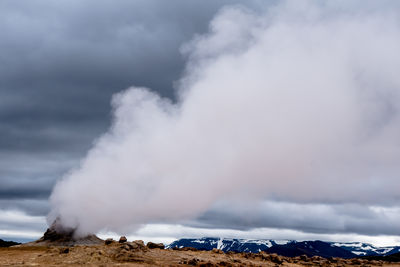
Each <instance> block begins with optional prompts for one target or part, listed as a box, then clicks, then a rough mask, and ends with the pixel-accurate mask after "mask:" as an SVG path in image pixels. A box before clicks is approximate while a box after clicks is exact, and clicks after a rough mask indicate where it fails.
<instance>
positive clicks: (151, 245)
mask: <svg viewBox="0 0 400 267" xmlns="http://www.w3.org/2000/svg"><path fill="white" fill-rule="evenodd" d="M147 247H148V248H150V249H154V248H159V249H164V248H165V246H164V244H163V243H153V242H148V243H147Z"/></svg>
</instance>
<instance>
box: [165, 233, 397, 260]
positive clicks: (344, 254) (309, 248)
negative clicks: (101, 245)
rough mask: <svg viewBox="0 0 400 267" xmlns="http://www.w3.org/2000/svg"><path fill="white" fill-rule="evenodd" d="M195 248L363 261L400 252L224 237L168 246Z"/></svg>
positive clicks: (181, 241) (366, 246)
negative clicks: (364, 258) (358, 259)
mask: <svg viewBox="0 0 400 267" xmlns="http://www.w3.org/2000/svg"><path fill="white" fill-rule="evenodd" d="M173 247H178V248H182V247H193V248H196V249H199V250H212V249H220V250H222V251H224V252H228V251H234V252H252V253H257V252H260V251H266V252H268V253H276V254H278V255H282V256H288V257H295V256H299V255H307V256H310V257H312V256H321V257H341V258H359V257H365V256H389V255H392V254H396V253H399V252H400V246H387V247H377V246H374V245H371V244H368V243H362V242H326V241H320V240H315V241H296V240H273V239H238V238H220V237H202V238H182V239H178V240H176V241H174V242H172V243H171V244H169V245H168V246H167V248H173Z"/></svg>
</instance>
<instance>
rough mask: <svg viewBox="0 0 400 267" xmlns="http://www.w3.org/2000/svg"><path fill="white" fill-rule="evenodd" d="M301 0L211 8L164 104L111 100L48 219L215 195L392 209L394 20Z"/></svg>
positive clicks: (186, 206)
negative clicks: (104, 128)
mask: <svg viewBox="0 0 400 267" xmlns="http://www.w3.org/2000/svg"><path fill="white" fill-rule="evenodd" d="M300 3H301V5H300ZM305 3H308V2H299V1H296V2H290V3H289V4H288V3H286V4H284V5H281V6H277V7H274V8H273V9H269V11H268V12H267V13H262V14H261V13H260V14H258V13H257V14H256V13H254V12H252V11H249V10H246V9H244V8H242V7H230V8H225V9H223V10H222V11H221V12H220V13H219V14H217V16H216V17H215V19H214V20H213V21H212V22H211V25H210V31H209V33H208V34H207V35H203V36H197V37H196V38H194V40H193V41H192V42H191V43H189V44H186V45H185V46H184V47H183V52H184V53H186V55H187V56H188V65H187V69H186V72H185V75H184V77H183V78H182V80H181V81H180V83H179V100H178V101H177V103H172V102H171V101H170V100H168V99H163V98H161V97H160V96H158V95H157V94H156V93H154V92H152V91H151V90H149V89H146V88H137V87H132V88H129V89H127V90H126V91H124V92H121V93H119V94H117V95H115V96H114V97H113V100H112V106H113V114H114V119H113V124H112V126H111V128H110V130H109V131H108V132H107V133H106V134H104V135H103V136H102V137H101V138H100V139H99V140H97V142H96V143H95V145H94V147H93V148H92V149H91V150H90V151H89V153H88V155H87V157H86V158H85V159H84V160H83V161H82V163H81V166H80V167H79V168H78V169H75V170H73V171H71V172H70V173H69V174H68V175H66V176H65V177H64V178H63V179H62V180H61V181H60V182H59V183H58V184H57V185H56V187H55V188H54V191H53V194H52V196H51V205H52V212H51V214H50V216H49V220H54V218H55V217H56V216H58V217H59V218H60V219H61V222H62V223H63V224H64V225H65V226H68V227H77V228H78V231H79V233H81V234H85V233H89V232H91V233H92V232H96V231H99V230H102V229H107V230H113V231H119V232H121V231H125V230H127V229H131V230H132V229H136V228H137V227H139V226H140V225H142V224H145V223H150V222H164V223H165V222H176V221H179V220H184V219H191V218H195V217H196V216H199V215H201V214H202V213H203V212H205V211H207V210H208V209H209V208H210V207H211V206H212V205H213V204H214V203H216V202H217V201H219V200H226V199H232V200H236V201H237V200H241V199H246V201H250V202H251V201H257V200H259V199H279V200H287V201H294V202H307V203H309V202H313V203H338V202H340V203H360V204H382V205H387V204H390V203H392V204H393V203H395V204H399V200H400V191H399V188H400V179H399V177H398V175H399V173H400V116H399V110H400V74H399V70H400V53H399V48H400V23H399V18H398V17H397V16H395V15H393V14H391V13H390V11H384V10H380V11H357V12H355V11H346V9H341V8H335V7H326V6H324V7H319V6H315V5H311V4H305Z"/></svg>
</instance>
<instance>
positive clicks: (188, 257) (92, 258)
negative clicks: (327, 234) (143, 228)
mask: <svg viewBox="0 0 400 267" xmlns="http://www.w3.org/2000/svg"><path fill="white" fill-rule="evenodd" d="M121 242H122V243H119V242H117V241H111V240H106V242H105V243H103V244H101V245H92V246H85V245H75V246H57V247H55V246H48V245H35V246H33V245H32V244H31V245H28V246H27V245H19V246H14V247H9V248H0V266H82V265H85V266H400V264H399V263H387V262H381V261H376V260H362V259H349V260H344V259H339V258H332V259H324V258H321V257H312V258H308V257H305V256H302V257H295V258H287V257H280V256H277V255H275V254H267V253H264V252H261V253H256V254H254V253H224V252H222V251H220V250H217V249H214V250H213V251H197V250H195V249H191V248H182V249H163V246H162V244H154V243H148V244H147V245H146V246H145V245H144V243H143V241H133V242H126V240H124V239H122V240H121Z"/></svg>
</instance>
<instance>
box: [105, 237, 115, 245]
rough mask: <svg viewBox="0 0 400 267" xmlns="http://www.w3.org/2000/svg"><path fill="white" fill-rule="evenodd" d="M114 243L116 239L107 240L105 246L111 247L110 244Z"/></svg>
mask: <svg viewBox="0 0 400 267" xmlns="http://www.w3.org/2000/svg"><path fill="white" fill-rule="evenodd" d="M113 242H114V239H112V238H107V239H106V240H105V241H104V244H106V245H110V244H112V243H113Z"/></svg>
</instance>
